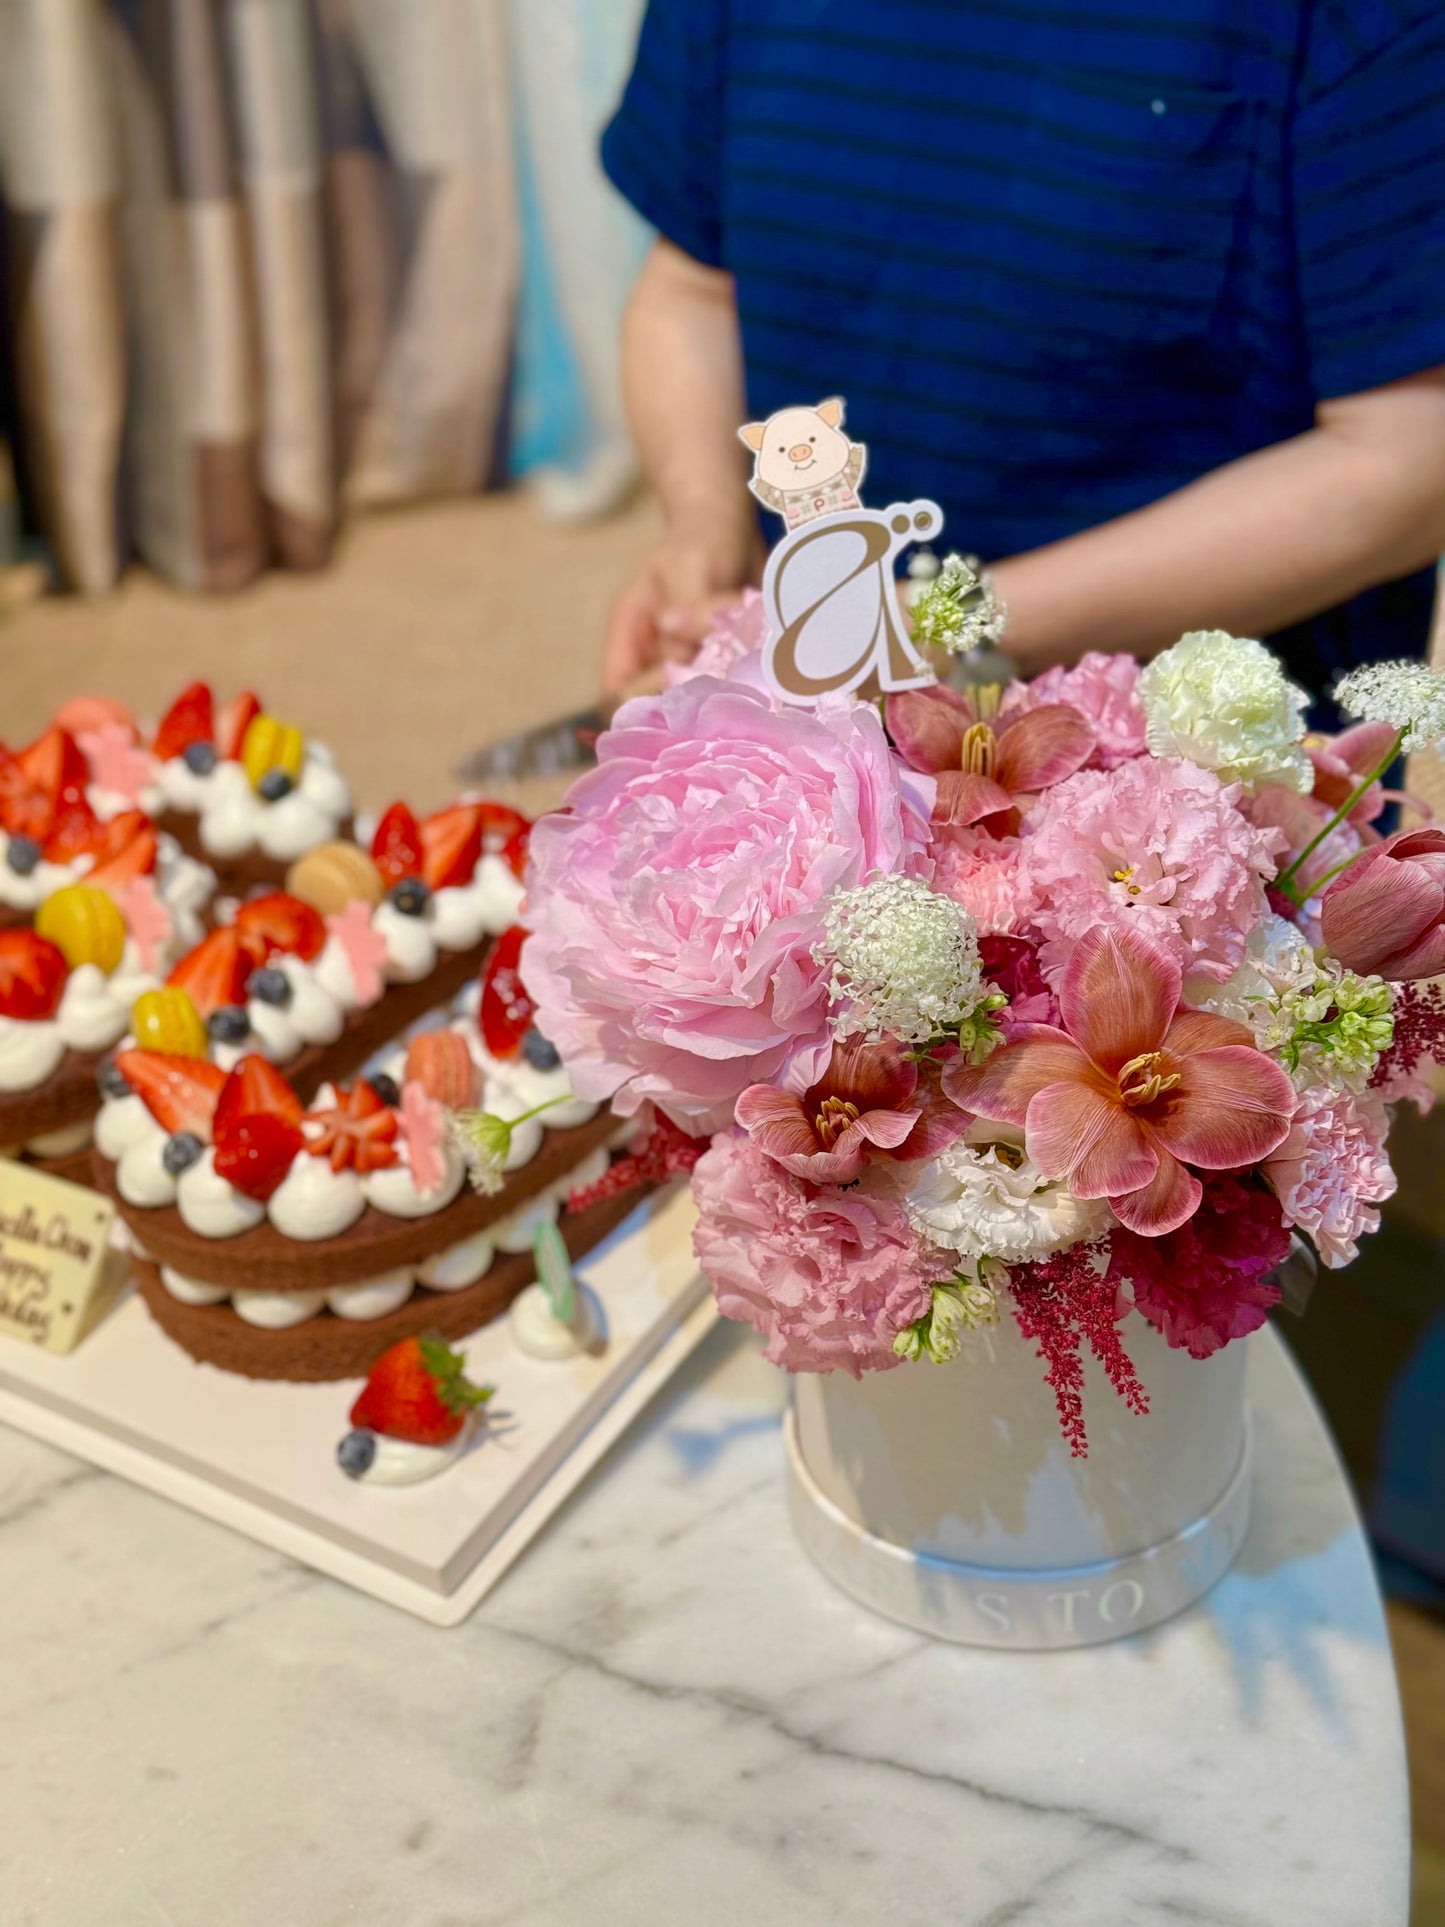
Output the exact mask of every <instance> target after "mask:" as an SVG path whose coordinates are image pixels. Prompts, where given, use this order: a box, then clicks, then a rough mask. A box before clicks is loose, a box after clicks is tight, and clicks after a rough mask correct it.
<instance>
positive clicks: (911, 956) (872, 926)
mask: <svg viewBox="0 0 1445 1927" xmlns="http://www.w3.org/2000/svg"><path fill="white" fill-rule="evenodd" d="M824 929H825V933H826V934H825V937H824V940H823V942H822V943H820V944H819V945H818V946H817V948H816V949H815V950H814V952H813V956H814V959H815V961H816V962H818V963H821V964H824V965H828V966H831V975H830V978H829V988H830V990H831V992H832V995H833V999H834V1002H835V1003H837V1004H839V1005H841V1006H842V1008H841V1009H840V1010H838V1011H837V1012H835V1014H834V1017H833V1029H834V1032H835V1034H836V1035H837V1036H839V1037H851V1036H854V1035H858V1034H861V1035H863V1036H865V1037H867V1038H869V1039H872V1040H876V1039H878V1038H879V1037H881V1036H883V1035H884V1034H885V1033H888V1034H890V1035H892V1036H894V1037H897V1038H899V1039H900V1040H901V1041H902V1042H903V1043H905V1044H928V1043H931V1042H933V1040H934V1039H936V1038H939V1037H942V1036H943V1035H945V1034H946V1033H948V1032H951V1031H956V1030H957V1029H958V1027H959V1025H960V1024H961V1023H963V1022H964V1020H965V1019H966V1018H968V1017H971V1016H972V1015H973V1013H974V1011H975V1010H977V1009H978V1007H979V1005H980V1004H981V1003H982V1002H983V1001H984V999H985V998H986V997H987V996H988V995H989V992H988V989H987V988H986V986H985V984H984V982H983V975H982V971H981V969H980V966H979V960H978V927H977V925H976V924H975V923H974V920H973V918H972V917H971V916H970V915H969V914H968V912H967V911H966V910H965V909H963V908H962V906H961V905H959V904H957V903H954V902H953V901H952V899H951V898H949V897H943V896H939V895H938V894H937V892H936V891H933V890H930V889H929V887H928V885H927V884H926V883H920V882H918V881H917V880H916V879H913V878H909V877H883V878H880V879H879V880H878V881H877V882H874V883H865V884H863V885H862V886H861V888H859V889H857V890H838V891H835V892H834V893H833V895H832V897H831V898H830V899H829V901H828V907H827V914H826V921H825V925H824Z"/></svg>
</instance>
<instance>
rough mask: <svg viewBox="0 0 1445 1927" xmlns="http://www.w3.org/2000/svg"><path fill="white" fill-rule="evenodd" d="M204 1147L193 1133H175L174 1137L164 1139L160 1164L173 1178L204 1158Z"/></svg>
mask: <svg viewBox="0 0 1445 1927" xmlns="http://www.w3.org/2000/svg"><path fill="white" fill-rule="evenodd" d="M205 1151H206V1147H205V1145H204V1144H202V1142H201V1140H200V1139H199V1138H198V1137H197V1136H196V1134H195V1132H194V1131H177V1132H176V1134H175V1135H174V1137H168V1138H167V1139H166V1148H165V1150H164V1151H162V1152H161V1163H162V1164H163V1165H164V1166H165V1167H166V1169H167V1170H168V1171H169V1172H170V1174H171V1176H172V1177H173V1178H178V1177H179V1176H180V1175H181V1173H182V1171H189V1170H190V1168H191V1166H192V1165H193V1164H195V1163H196V1162H197V1160H198V1159H200V1158H202V1157H204V1156H205Z"/></svg>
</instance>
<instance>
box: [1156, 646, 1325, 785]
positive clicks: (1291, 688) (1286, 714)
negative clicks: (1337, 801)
mask: <svg viewBox="0 0 1445 1927" xmlns="http://www.w3.org/2000/svg"><path fill="white" fill-rule="evenodd" d="M1139 694H1140V696H1141V698H1142V699H1143V703H1144V714H1145V719H1146V727H1145V732H1144V741H1145V744H1146V746H1147V748H1148V749H1149V751H1150V753H1151V754H1152V755H1154V756H1182V757H1183V758H1184V759H1185V760H1186V761H1187V762H1190V763H1195V764H1197V765H1198V766H1199V767H1200V768H1201V769H1208V770H1213V771H1214V773H1215V775H1216V776H1219V777H1221V778H1222V779H1223V780H1224V781H1225V782H1226V783H1247V784H1250V785H1254V786H1258V785H1259V784H1262V783H1284V784H1287V785H1288V786H1289V787H1290V788H1291V789H1296V790H1299V791H1300V792H1301V793H1302V794H1306V795H1307V794H1308V793H1309V791H1310V789H1311V788H1312V787H1313V784H1314V772H1313V769H1312V767H1311V764H1310V759H1309V757H1308V755H1307V754H1306V753H1305V750H1304V748H1303V746H1302V739H1303V737H1304V733H1305V722H1304V711H1305V705H1306V703H1307V702H1308V700H1309V698H1308V697H1307V696H1306V695H1305V693H1304V691H1303V690H1302V689H1297V688H1296V687H1295V685H1294V684H1293V683H1292V682H1290V681H1289V680H1288V679H1287V678H1286V676H1285V673H1284V669H1283V666H1282V665H1281V663H1280V661H1279V658H1278V657H1277V656H1274V655H1272V654H1271V653H1270V651H1269V650H1268V649H1266V648H1265V646H1264V644H1263V643H1262V642H1255V641H1254V640H1253V639H1252V638H1250V637H1248V636H1231V635H1229V634H1228V633H1227V632H1226V631H1225V630H1223V629H1194V630H1191V631H1190V633H1189V634H1188V635H1186V636H1181V637H1180V638H1179V640H1178V642H1176V643H1175V645H1174V647H1173V648H1172V649H1166V650H1165V651H1164V653H1163V655H1161V656H1156V657H1155V658H1154V660H1153V662H1151V663H1149V664H1147V665H1146V667H1145V669H1144V672H1143V674H1142V675H1141V676H1140V678H1139Z"/></svg>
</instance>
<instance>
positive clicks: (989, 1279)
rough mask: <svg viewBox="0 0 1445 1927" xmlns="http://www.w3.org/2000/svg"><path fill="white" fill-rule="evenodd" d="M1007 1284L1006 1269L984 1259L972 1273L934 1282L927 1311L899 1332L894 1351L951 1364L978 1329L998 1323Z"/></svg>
mask: <svg viewBox="0 0 1445 1927" xmlns="http://www.w3.org/2000/svg"><path fill="white" fill-rule="evenodd" d="M1007 1283H1008V1271H1007V1269H1006V1268H1005V1267H1004V1266H1003V1265H1001V1264H997V1263H995V1261H994V1260H993V1259H990V1258H984V1259H982V1260H981V1261H980V1262H979V1263H978V1264H977V1265H976V1266H975V1267H974V1268H973V1270H972V1271H971V1272H970V1271H968V1270H966V1269H964V1270H960V1271H959V1272H957V1273H956V1274H955V1276H954V1277H952V1278H950V1279H949V1280H948V1281H947V1283H945V1284H938V1285H935V1286H934V1287H933V1302H932V1304H931V1305H930V1307H929V1309H928V1311H927V1312H926V1313H925V1314H924V1316H923V1317H922V1318H920V1319H918V1320H916V1321H915V1322H914V1323H913V1324H911V1325H909V1326H908V1327H907V1329H906V1330H905V1331H901V1332H899V1334H898V1336H897V1337H896V1338H895V1339H894V1341H893V1349H894V1351H895V1352H897V1354H898V1356H899V1357H900V1358H914V1359H917V1358H929V1359H932V1361H933V1362H934V1364H935V1365H947V1364H950V1363H952V1361H953V1360H954V1359H955V1358H957V1357H959V1356H960V1354H961V1353H962V1352H964V1351H965V1350H967V1349H968V1347H969V1346H970V1344H971V1343H972V1341H973V1340H974V1339H975V1338H976V1337H977V1336H978V1334H979V1333H980V1332H985V1331H988V1330H990V1329H991V1328H992V1327H993V1326H994V1325H996V1324H997V1323H998V1294H999V1292H1000V1291H1001V1290H1002V1289H1003V1287H1004V1286H1005V1285H1006V1284H1007Z"/></svg>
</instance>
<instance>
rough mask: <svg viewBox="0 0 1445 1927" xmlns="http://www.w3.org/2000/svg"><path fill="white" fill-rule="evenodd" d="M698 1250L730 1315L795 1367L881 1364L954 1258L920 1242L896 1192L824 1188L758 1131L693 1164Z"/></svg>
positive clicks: (889, 1362) (877, 1367)
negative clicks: (794, 1171) (794, 1172)
mask: <svg viewBox="0 0 1445 1927" xmlns="http://www.w3.org/2000/svg"><path fill="white" fill-rule="evenodd" d="M692 1183H693V1195H694V1196H695V1198H696V1199H697V1207H698V1221H697V1225H696V1228H695V1229H694V1231H693V1249H694V1251H695V1252H696V1253H697V1260H698V1263H699V1264H700V1265H701V1266H702V1268H703V1270H704V1272H705V1273H706V1274H707V1276H708V1278H709V1279H710V1280H711V1283H712V1288H713V1291H714V1293H715V1294H716V1296H717V1302H718V1308H719V1310H720V1311H721V1312H722V1314H723V1316H724V1317H725V1318H737V1319H741V1320H742V1321H743V1322H744V1323H745V1324H749V1325H752V1326H753V1327H754V1329H755V1330H757V1331H759V1332H761V1333H762V1334H763V1336H764V1337H765V1338H766V1339H767V1341H768V1342H767V1346H766V1348H765V1356H766V1357H767V1358H769V1359H770V1360H771V1361H772V1363H773V1364H774V1365H781V1366H782V1368H783V1369H784V1371H788V1372H833V1371H843V1372H848V1373H850V1374H851V1375H852V1376H853V1377H854V1378H861V1377H862V1375H863V1373H864V1372H867V1371H874V1372H884V1371H888V1370H890V1369H891V1368H892V1367H893V1366H894V1365H896V1364H897V1363H898V1362H899V1361H898V1358H897V1355H896V1354H895V1353H894V1351H893V1340H894V1338H895V1336H896V1335H897V1333H899V1332H900V1331H902V1330H903V1329H904V1327H905V1326H907V1325H911V1324H912V1323H913V1322H914V1321H915V1320H916V1319H919V1318H921V1317H922V1316H923V1315H924V1313H925V1312H926V1311H927V1310H928V1309H929V1306H930V1304H931V1303H932V1295H931V1292H930V1286H931V1284H932V1283H933V1281H934V1280H936V1279H940V1278H946V1277H947V1276H948V1275H949V1272H950V1270H951V1268H952V1267H951V1262H950V1260H948V1259H947V1258H944V1257H941V1256H940V1254H939V1253H937V1252H935V1251H933V1250H932V1248H931V1247H930V1246H928V1245H925V1244H921V1243H920V1242H919V1240H918V1238H917V1237H916V1235H915V1234H914V1232H913V1231H912V1229H911V1228H910V1226H909V1224H908V1221H907V1219H906V1217H905V1216H904V1213H903V1208H902V1205H901V1204H900V1203H898V1202H897V1201H895V1200H893V1199H891V1198H887V1197H880V1196H874V1195H871V1194H870V1193H869V1192H868V1191H867V1190H865V1189H863V1188H861V1187H859V1186H857V1185H854V1186H852V1187H850V1188H849V1189H848V1190H845V1191H818V1190H815V1189H814V1188H813V1187H812V1186H811V1185H809V1184H805V1183H804V1182H803V1181H802V1180H801V1179H800V1178H795V1177H792V1176H790V1175H789V1173H788V1172H786V1171H784V1170H783V1169H782V1167H781V1166H780V1165H777V1164H775V1163H774V1162H773V1160H772V1159H771V1158H770V1157H767V1156H766V1155H765V1154H764V1153H763V1152H762V1151H761V1150H759V1149H758V1147H757V1146H756V1145H755V1144H754V1143H753V1142H752V1140H751V1139H749V1138H730V1137H719V1138H717V1139H716V1140H715V1141H714V1143H713V1146H712V1149H711V1150H710V1151H707V1152H705V1153H704V1155H703V1157H702V1158H701V1160H700V1161H699V1163H698V1165H697V1168H696V1170H695V1171H694V1172H693V1179H692Z"/></svg>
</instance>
